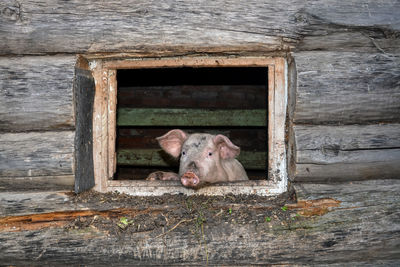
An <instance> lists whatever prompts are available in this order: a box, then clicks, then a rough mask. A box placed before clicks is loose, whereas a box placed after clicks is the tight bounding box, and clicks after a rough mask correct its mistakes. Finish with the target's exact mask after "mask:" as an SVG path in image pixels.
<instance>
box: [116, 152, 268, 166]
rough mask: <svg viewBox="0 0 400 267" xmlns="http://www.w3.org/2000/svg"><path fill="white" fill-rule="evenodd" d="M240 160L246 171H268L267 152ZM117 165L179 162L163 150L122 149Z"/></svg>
mask: <svg viewBox="0 0 400 267" xmlns="http://www.w3.org/2000/svg"><path fill="white" fill-rule="evenodd" d="M238 160H239V161H240V162H241V163H242V165H243V166H244V167H245V168H246V169H253V170H266V169H267V167H266V165H267V155H266V152H253V151H241V152H240V155H239V156H238ZM117 163H118V164H120V165H129V166H158V167H167V166H178V165H179V164H178V161H177V160H175V159H173V158H172V157H170V156H169V155H168V154H166V153H165V152H164V151H163V150H161V149H120V150H118V151H117Z"/></svg>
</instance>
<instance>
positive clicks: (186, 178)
mask: <svg viewBox="0 0 400 267" xmlns="http://www.w3.org/2000/svg"><path fill="white" fill-rule="evenodd" d="M199 182H200V179H199V177H198V176H197V175H196V174H195V173H194V172H190V171H189V172H185V173H184V174H183V175H182V177H181V183H182V184H183V185H184V186H186V187H197V186H198V185H199Z"/></svg>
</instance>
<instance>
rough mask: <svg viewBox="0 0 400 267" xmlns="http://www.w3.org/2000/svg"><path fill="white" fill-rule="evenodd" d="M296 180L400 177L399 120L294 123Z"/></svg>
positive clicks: (293, 175) (294, 167) (292, 175)
mask: <svg viewBox="0 0 400 267" xmlns="http://www.w3.org/2000/svg"><path fill="white" fill-rule="evenodd" d="M293 132H294V133H293V143H294V145H293V149H294V153H293V161H294V162H293V165H292V166H293V169H292V173H291V175H290V176H291V178H292V179H294V180H295V181H327V182H329V181H342V180H361V179H376V178H378V177H381V178H398V177H400V124H380V125H346V126H305V125H295V126H293Z"/></svg>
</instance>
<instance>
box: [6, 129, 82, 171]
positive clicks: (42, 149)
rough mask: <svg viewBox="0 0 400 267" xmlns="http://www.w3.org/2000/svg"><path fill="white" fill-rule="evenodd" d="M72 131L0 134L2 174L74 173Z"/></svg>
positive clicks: (73, 133)
mask: <svg viewBox="0 0 400 267" xmlns="http://www.w3.org/2000/svg"><path fill="white" fill-rule="evenodd" d="M74 135H75V132H72V131H61V132H28V133H5V134H0V177H2V176H3V177H35V176H59V175H72V174H73V171H72V162H73V152H74Z"/></svg>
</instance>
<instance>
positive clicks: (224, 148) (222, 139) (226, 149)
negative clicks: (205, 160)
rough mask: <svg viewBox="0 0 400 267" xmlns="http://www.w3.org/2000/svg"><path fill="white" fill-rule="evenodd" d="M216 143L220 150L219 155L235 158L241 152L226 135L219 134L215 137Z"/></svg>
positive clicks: (225, 157)
mask: <svg viewBox="0 0 400 267" xmlns="http://www.w3.org/2000/svg"><path fill="white" fill-rule="evenodd" d="M213 141H214V144H215V145H216V146H217V148H218V150H219V155H220V157H221V158H223V159H233V158H235V157H237V156H239V154H240V148H239V147H238V146H235V145H234V144H233V143H232V142H231V140H229V138H228V137H226V136H225V135H222V134H219V135H217V136H215V137H214V139H213Z"/></svg>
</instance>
